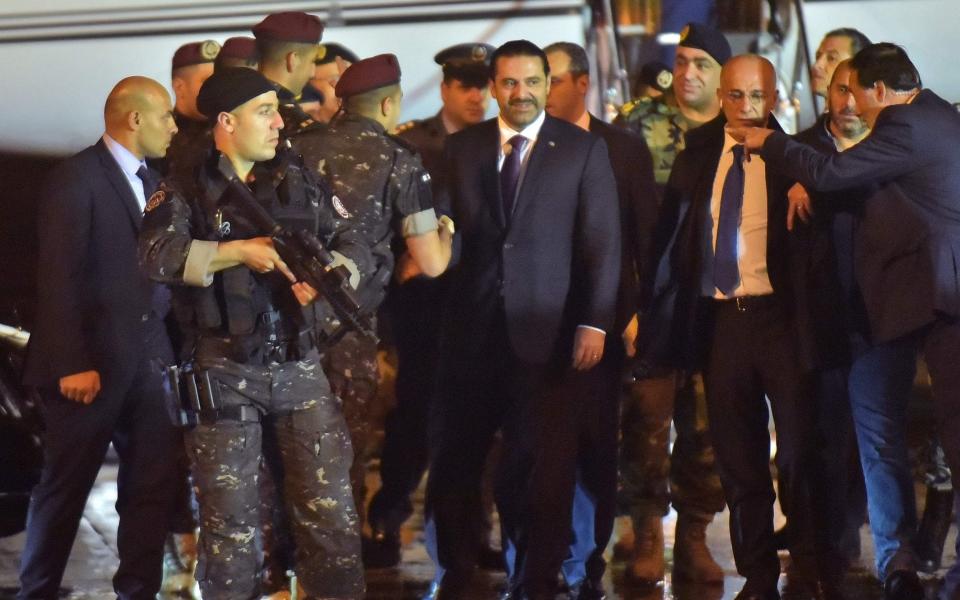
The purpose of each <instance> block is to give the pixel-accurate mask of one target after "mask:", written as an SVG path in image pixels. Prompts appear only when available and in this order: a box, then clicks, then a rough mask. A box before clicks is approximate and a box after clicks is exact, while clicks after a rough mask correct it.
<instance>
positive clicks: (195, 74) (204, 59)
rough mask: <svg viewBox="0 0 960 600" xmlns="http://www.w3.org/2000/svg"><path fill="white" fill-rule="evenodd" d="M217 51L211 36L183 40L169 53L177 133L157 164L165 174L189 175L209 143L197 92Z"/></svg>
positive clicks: (175, 175) (172, 175) (169, 175)
mask: <svg viewBox="0 0 960 600" xmlns="http://www.w3.org/2000/svg"><path fill="white" fill-rule="evenodd" d="M219 54H220V44H218V43H217V42H215V41H213V40H206V41H203V42H191V43H189V44H184V45H183V46H180V47H179V48H177V51H176V52H175V53H174V54H173V61H172V72H171V78H172V83H173V93H174V96H175V97H176V102H175V104H174V107H173V114H174V119H176V121H177V135H175V136H173V141H172V142H171V143H170V149H169V150H168V151H167V156H166V158H165V159H164V161H163V162H162V164H161V165H160V166H161V169H160V171H161V173H163V175H164V176H165V177H179V176H181V175H182V176H185V177H188V178H189V177H191V176H192V175H191V174H192V172H193V170H194V168H196V166H197V165H198V164H199V163H200V161H201V160H203V155H204V154H205V153H206V151H207V148H208V147H209V146H210V142H211V140H212V138H211V136H210V124H209V122H208V121H207V119H206V118H205V117H204V116H203V115H202V114H200V112H199V111H198V110H197V94H198V93H199V92H200V86H202V85H203V82H204V81H206V80H207V77H210V75H212V74H213V63H214V61H215V60H216V59H217V56H218V55H219Z"/></svg>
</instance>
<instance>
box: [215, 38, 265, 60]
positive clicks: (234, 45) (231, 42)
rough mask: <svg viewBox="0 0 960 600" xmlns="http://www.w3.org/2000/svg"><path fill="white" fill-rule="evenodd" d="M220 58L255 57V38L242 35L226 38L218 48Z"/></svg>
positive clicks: (243, 58)
mask: <svg viewBox="0 0 960 600" xmlns="http://www.w3.org/2000/svg"><path fill="white" fill-rule="evenodd" d="M220 58H233V59H236V60H253V59H255V58H257V40H255V39H253V38H252V37H244V36H238V37H232V38H228V39H227V41H225V42H224V43H223V48H221V49H220Z"/></svg>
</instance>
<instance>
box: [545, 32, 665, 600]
mask: <svg viewBox="0 0 960 600" xmlns="http://www.w3.org/2000/svg"><path fill="white" fill-rule="evenodd" d="M544 52H546V53H547V59H548V61H549V63H550V95H549V97H548V98H547V114H549V115H550V116H552V117H556V118H558V119H563V120H565V121H568V122H570V123H573V124H575V125H577V126H579V127H580V128H581V129H586V130H587V131H589V132H590V133H592V134H593V135H596V136H598V137H600V138H602V139H603V141H604V142H605V143H606V145H607V150H608V152H609V156H610V166H611V167H612V169H613V176H614V179H615V180H616V183H617V197H618V198H619V200H620V236H621V250H622V252H621V257H620V284H619V287H618V289H617V310H616V313H615V319H614V326H613V331H612V332H611V335H608V336H607V337H606V340H605V344H604V351H603V359H602V360H601V361H600V363H599V364H597V366H596V367H594V368H592V369H590V370H588V371H571V372H570V373H569V374H568V376H569V379H570V383H569V385H568V386H565V390H566V391H567V392H568V393H570V394H571V395H572V396H573V402H574V403H575V404H576V408H577V411H578V412H577V414H578V418H577V422H578V424H579V429H580V433H579V452H578V457H577V490H576V495H575V497H574V504H573V538H574V539H573V545H572V546H571V548H570V558H568V559H567V560H566V561H565V562H564V565H563V576H564V579H565V580H566V581H567V584H568V585H569V586H570V587H571V589H575V590H576V597H577V598H579V599H580V600H586V599H588V598H599V597H602V596H603V593H604V592H603V586H602V583H601V579H602V577H603V573H604V570H605V568H606V561H605V560H604V558H603V553H604V550H605V549H606V547H607V542H609V540H610V535H611V534H612V533H613V521H614V518H615V517H616V503H617V447H618V445H617V433H618V427H619V416H620V410H619V408H620V391H621V389H622V385H621V379H622V372H623V363H624V344H623V335H622V334H623V331H624V329H625V328H626V327H627V323H628V322H629V321H630V319H631V317H633V314H634V310H635V308H636V306H637V286H638V282H639V273H640V270H641V268H642V264H641V263H642V261H643V260H644V259H645V258H646V255H647V249H648V248H647V245H648V243H649V240H650V232H651V230H652V229H653V226H654V224H655V221H656V213H657V188H656V182H655V180H654V176H653V158H652V156H651V154H650V150H649V149H648V148H647V145H646V143H645V142H644V141H643V138H641V137H640V136H638V135H635V134H634V133H632V132H630V131H628V130H625V129H622V128H619V127H614V126H612V125H608V124H607V123H604V122H603V121H601V120H600V119H598V118H596V117H594V116H593V115H591V114H590V113H589V112H587V108H586V94H587V90H588V89H589V88H590V63H589V61H588V59H587V53H586V52H585V51H584V49H583V48H582V47H580V46H578V45H576V44H572V43H569V42H558V43H556V44H551V45H549V46H547V47H546V48H544Z"/></svg>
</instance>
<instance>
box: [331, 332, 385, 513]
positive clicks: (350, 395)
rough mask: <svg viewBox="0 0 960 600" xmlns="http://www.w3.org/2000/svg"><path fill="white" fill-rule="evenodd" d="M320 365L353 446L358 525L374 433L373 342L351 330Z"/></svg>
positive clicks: (377, 376) (375, 375)
mask: <svg viewBox="0 0 960 600" xmlns="http://www.w3.org/2000/svg"><path fill="white" fill-rule="evenodd" d="M322 362H323V371H324V373H326V375H327V378H328V379H329V380H330V387H331V389H332V390H333V393H334V394H335V395H336V396H337V397H338V398H340V401H341V402H342V403H343V416H344V418H345V419H346V421H347V428H348V429H349V430H350V441H351V443H352V444H353V466H352V467H350V485H351V487H352V488H353V502H354V505H355V506H356V507H357V514H358V516H359V522H360V524H361V525H362V524H363V517H364V508H365V506H366V489H367V486H366V475H367V455H368V452H369V448H368V447H369V445H370V443H371V440H372V437H373V432H374V430H375V426H374V402H375V400H376V396H377V382H378V381H379V379H380V369H379V365H378V363H377V343H376V341H375V340H373V339H371V338H369V337H366V336H362V335H360V334H358V333H356V332H353V331H351V332H350V333H348V334H346V335H345V336H343V339H341V340H340V341H339V342H337V343H336V344H335V345H334V346H333V347H332V348H330V349H328V350H326V351H325V352H324V353H323V361H322Z"/></svg>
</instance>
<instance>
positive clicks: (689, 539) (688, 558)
mask: <svg viewBox="0 0 960 600" xmlns="http://www.w3.org/2000/svg"><path fill="white" fill-rule="evenodd" d="M708 524H709V521H704V520H702V519H696V518H693V517H691V516H689V515H683V514H681V515H679V516H678V517H677V529H676V533H675V540H674V544H673V578H674V580H679V581H690V582H694V583H723V569H721V568H720V565H718V564H717V561H715V560H713V556H711V555H710V549H709V548H707V525H708Z"/></svg>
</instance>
